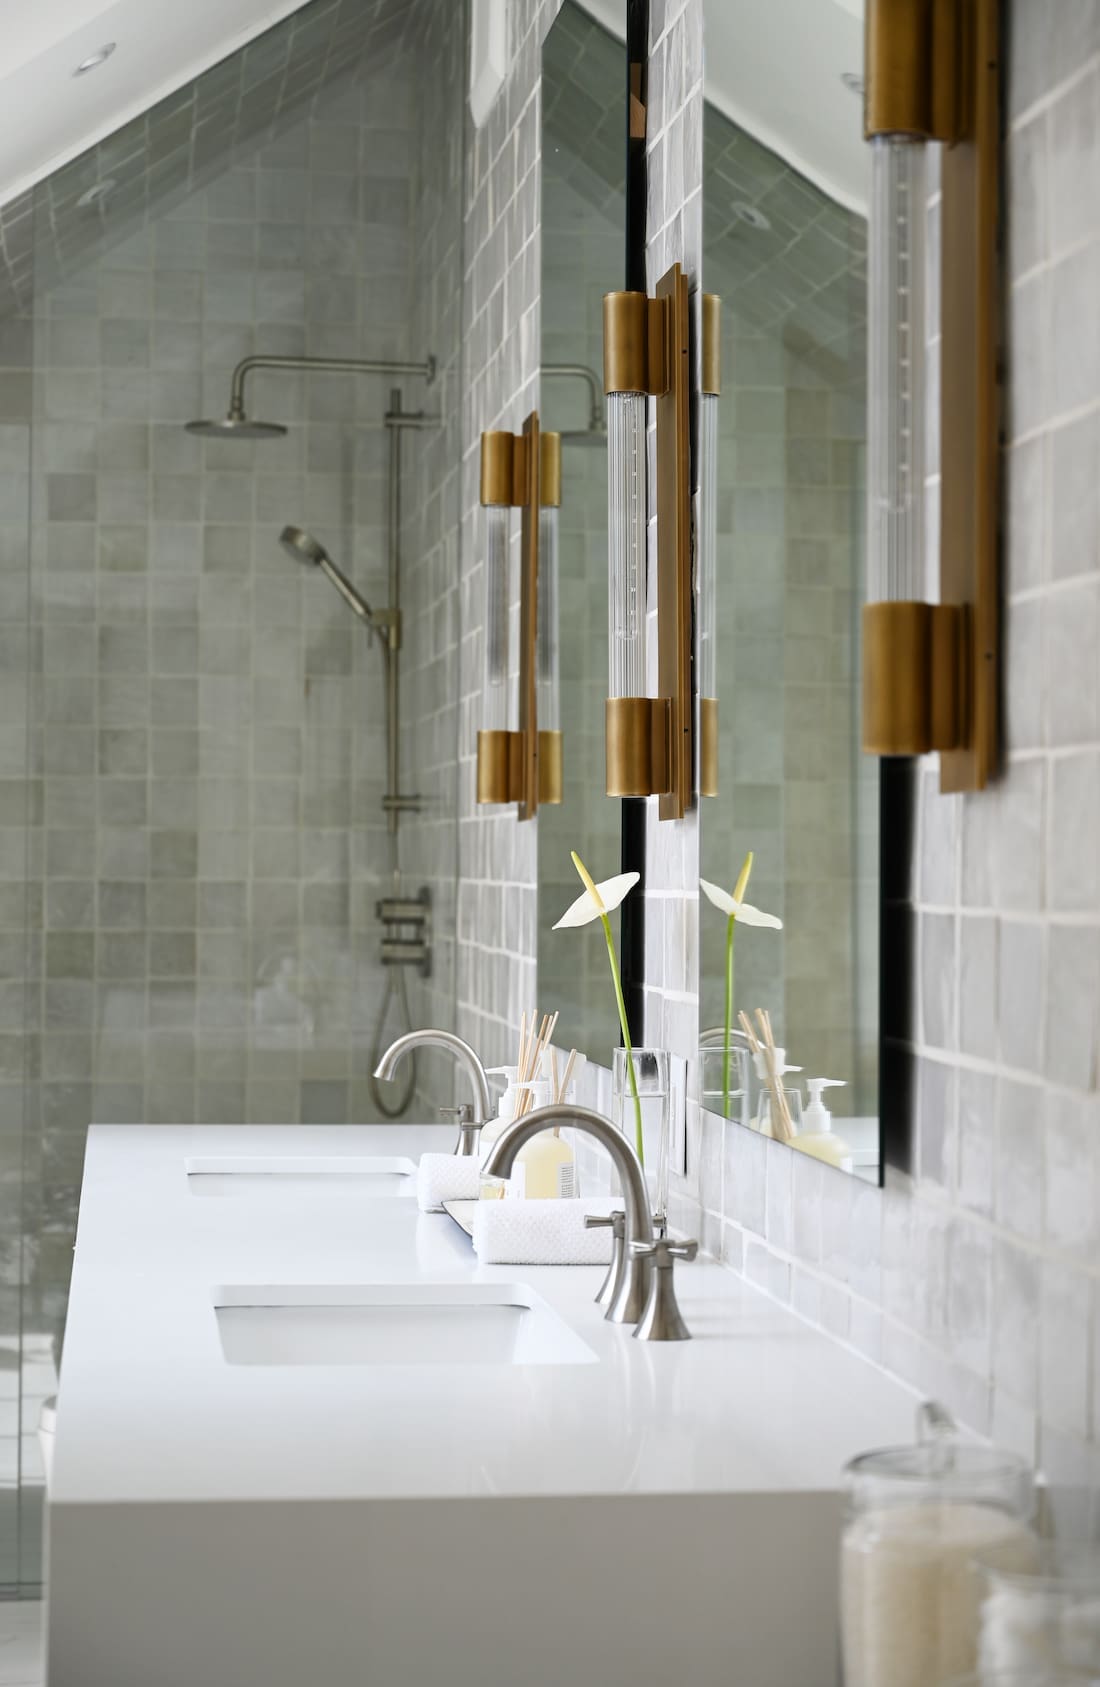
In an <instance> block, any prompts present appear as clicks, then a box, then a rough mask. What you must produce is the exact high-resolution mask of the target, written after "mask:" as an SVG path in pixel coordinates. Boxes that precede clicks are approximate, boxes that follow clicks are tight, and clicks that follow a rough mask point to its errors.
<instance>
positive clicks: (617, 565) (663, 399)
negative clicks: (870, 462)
mask: <svg viewBox="0 0 1100 1687" xmlns="http://www.w3.org/2000/svg"><path fill="white" fill-rule="evenodd" d="M603 321H604V390H605V392H606V393H607V434H608V453H607V461H608V549H609V559H608V560H609V584H610V595H611V603H610V617H609V632H610V663H609V668H610V674H609V681H610V683H609V690H610V696H609V697H608V700H607V709H606V721H605V730H606V739H607V794H608V796H609V797H650V796H659V797H660V809H659V812H660V817H661V819H662V820H679V819H681V818H682V816H683V815H684V813H685V812H686V810H687V807H688V804H689V803H690V801H691V793H692V756H693V750H694V732H693V723H692V694H691V633H692V584H691V461H690V457H691V442H690V385H689V382H690V370H689V356H688V350H689V347H688V284H687V277H686V276H685V275H684V272H683V270H682V268H681V266H680V265H679V264H673V266H672V268H671V269H670V270H669V271H668V272H667V274H665V275H664V276H663V277H662V278H661V281H660V282H659V283H658V286H657V292H656V297H654V298H649V297H648V296H647V295H646V294H645V293H608V294H607V295H606V296H605V298H604V317H603ZM647 395H652V396H653V397H655V398H656V400H657V695H656V696H655V697H652V696H650V695H649V690H648V685H647V674H646V513H647V512H646V481H647V476H646V397H647Z"/></svg>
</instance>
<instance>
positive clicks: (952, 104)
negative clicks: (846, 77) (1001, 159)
mask: <svg viewBox="0 0 1100 1687" xmlns="http://www.w3.org/2000/svg"><path fill="white" fill-rule="evenodd" d="M965 12H966V8H965V7H960V6H958V5H955V4H952V3H948V0H868V3H867V21H866V27H865V29H864V43H865V60H864V84H865V90H866V91H865V98H864V112H863V131H864V136H865V138H866V139H867V140H873V139H874V138H875V137H876V136H878V135H894V136H898V137H905V136H908V137H909V138H910V139H911V140H922V141H923V140H938V141H954V140H956V139H958V138H959V135H960V133H961V132H962V131H963V130H964V128H965V126H966V118H967V113H966V109H965V104H966V102H965V99H964V89H963V86H962V77H961V74H960V71H961V64H962V60H963V57H964V46H963V33H964V29H965V27H966V18H965V15H964V14H965Z"/></svg>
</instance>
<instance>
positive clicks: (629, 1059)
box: [600, 914, 645, 1166]
mask: <svg viewBox="0 0 1100 1687" xmlns="http://www.w3.org/2000/svg"><path fill="white" fill-rule="evenodd" d="M600 919H601V920H602V921H603V934H604V936H605V937H606V939H607V958H608V960H609V961H610V962H611V982H612V983H613V984H614V986H615V1001H616V1003H617V1004H618V1008H619V1024H620V1025H621V1026H622V1032H623V1047H624V1048H625V1050H626V1070H627V1072H628V1074H629V1076H630V1093H631V1095H632V1096H633V1097H634V1135H635V1143H634V1146H635V1147H636V1148H637V1150H638V1158H639V1160H640V1161H641V1162H642V1165H643V1166H644V1165H645V1146H644V1144H643V1141H642V1102H641V1097H640V1096H639V1094H638V1075H637V1073H636V1072H635V1070H634V1050H633V1049H632V1048H631V1046H630V1027H629V1025H628V1024H627V1022H626V1003H625V1002H624V1000H623V981H622V979H621V978H620V977H619V960H618V956H617V955H616V953H615V939H614V937H612V935H611V921H610V919H609V917H608V916H607V914H601V915H600Z"/></svg>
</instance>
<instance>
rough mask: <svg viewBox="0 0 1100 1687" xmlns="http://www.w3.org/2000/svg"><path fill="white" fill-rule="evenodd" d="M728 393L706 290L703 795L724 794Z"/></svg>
mask: <svg viewBox="0 0 1100 1687" xmlns="http://www.w3.org/2000/svg"><path fill="white" fill-rule="evenodd" d="M721 396H722V301H721V299H720V298H719V297H718V294H717V293H704V294H703V379H702V385H701V387H700V392H699V541H698V547H697V549H698V560H697V563H696V578H697V581H698V590H699V795H700V796H702V797H716V796H717V795H718V407H719V403H720V400H721Z"/></svg>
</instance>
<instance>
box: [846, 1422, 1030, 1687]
mask: <svg viewBox="0 0 1100 1687" xmlns="http://www.w3.org/2000/svg"><path fill="white" fill-rule="evenodd" d="M917 1432H918V1441H917V1443H916V1445H914V1446H911V1447H889V1448H885V1449H883V1450H882V1451H879V1452H872V1453H865V1454H863V1456H862V1457H860V1458H857V1459H854V1460H853V1461H852V1463H851V1464H849V1465H848V1467H847V1469H846V1471H845V1479H846V1480H845V1486H846V1494H847V1517H846V1521H845V1526H844V1533H843V1537H842V1542H841V1565H840V1582H841V1588H840V1593H841V1635H842V1644H843V1651H844V1681H845V1687H928V1683H929V1682H940V1681H947V1680H950V1679H951V1678H952V1677H953V1676H965V1675H967V1674H969V1673H970V1672H971V1671H973V1670H974V1668H975V1666H976V1664H977V1661H978V1634H979V1628H980V1609H981V1602H982V1596H983V1592H984V1588H983V1578H982V1576H981V1574H980V1572H979V1571H978V1570H977V1568H976V1566H975V1562H974V1561H975V1559H976V1557H978V1556H979V1555H980V1554H982V1553H984V1552H988V1551H991V1550H992V1551H995V1552H996V1554H997V1557H998V1560H999V1561H1000V1562H1002V1563H1009V1562H1013V1563H1018V1564H1019V1565H1020V1566H1021V1568H1025V1567H1027V1566H1029V1565H1031V1564H1034V1563H1035V1562H1036V1559H1037V1554H1038V1544H1037V1542H1036V1539H1035V1535H1034V1533H1033V1531H1032V1528H1031V1521H1032V1516H1033V1513H1034V1487H1033V1483H1032V1476H1031V1471H1030V1469H1029V1467H1028V1465H1027V1464H1026V1463H1025V1462H1024V1460H1023V1459H1020V1458H1018V1457H1017V1456H1016V1455H1015V1454H1013V1453H1008V1452H1003V1451H1000V1450H999V1449H997V1448H995V1447H987V1446H982V1445H978V1444H971V1443H968V1442H965V1441H963V1440H961V1439H959V1438H958V1436H957V1432H956V1430H955V1425H954V1423H953V1422H952V1420H951V1418H950V1416H949V1415H948V1414H947V1413H946V1412H945V1411H944V1410H943V1408H942V1407H939V1406H936V1405H935V1404H933V1403H931V1402H929V1403H927V1404H925V1405H924V1406H922V1407H921V1408H920V1411H919V1412H918V1414H917Z"/></svg>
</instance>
